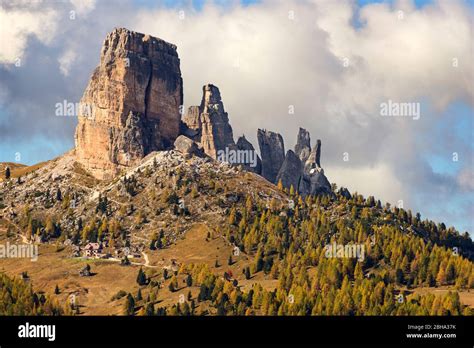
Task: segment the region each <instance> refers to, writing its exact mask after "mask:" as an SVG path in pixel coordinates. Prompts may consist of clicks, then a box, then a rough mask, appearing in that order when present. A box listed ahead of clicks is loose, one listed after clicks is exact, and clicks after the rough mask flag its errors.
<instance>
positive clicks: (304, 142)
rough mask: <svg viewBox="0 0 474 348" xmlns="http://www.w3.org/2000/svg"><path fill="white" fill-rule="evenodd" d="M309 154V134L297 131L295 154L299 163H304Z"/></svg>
mask: <svg viewBox="0 0 474 348" xmlns="http://www.w3.org/2000/svg"><path fill="white" fill-rule="evenodd" d="M310 153H311V137H310V134H309V132H308V131H307V130H306V129H304V128H300V129H299V131H298V137H297V139H296V145H295V154H296V156H298V157H299V159H300V161H301V162H303V163H305V162H306V160H307V159H308V157H309V155H310Z"/></svg>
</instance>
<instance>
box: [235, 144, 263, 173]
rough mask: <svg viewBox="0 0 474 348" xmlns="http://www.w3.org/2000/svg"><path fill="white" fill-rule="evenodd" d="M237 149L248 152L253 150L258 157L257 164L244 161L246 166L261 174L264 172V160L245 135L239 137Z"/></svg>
mask: <svg viewBox="0 0 474 348" xmlns="http://www.w3.org/2000/svg"><path fill="white" fill-rule="evenodd" d="M237 149H238V150H240V151H245V152H246V153H247V154H248V153H250V152H252V153H253V154H254V155H255V158H256V164H257V165H256V166H255V167H253V166H252V165H251V163H243V165H244V167H245V168H246V169H247V170H250V171H252V172H254V173H256V174H261V173H262V160H261V159H260V156H258V155H257V153H256V152H255V148H254V147H253V145H252V143H250V141H248V140H247V139H245V136H241V137H239V139H238V140H237Z"/></svg>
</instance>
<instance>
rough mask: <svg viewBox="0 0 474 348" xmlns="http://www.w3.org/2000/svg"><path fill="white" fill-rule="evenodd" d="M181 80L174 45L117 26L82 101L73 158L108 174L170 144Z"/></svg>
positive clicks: (100, 174)
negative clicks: (85, 111)
mask: <svg viewBox="0 0 474 348" xmlns="http://www.w3.org/2000/svg"><path fill="white" fill-rule="evenodd" d="M182 102H183V83H182V78H181V71H180V61H179V58H178V54H177V51H176V46H174V45H172V44H170V43H167V42H165V41H163V40H160V39H158V38H155V37H152V36H149V35H144V34H140V33H136V32H133V31H129V30H127V29H123V28H119V29H115V30H114V31H112V32H111V33H110V34H108V36H107V38H106V39H105V41H104V44H103V47H102V51H101V57H100V64H99V66H98V67H97V68H96V69H95V71H94V73H93V74H92V77H91V79H90V81H89V85H88V86H87V88H86V91H85V92H84V95H83V97H82V100H81V103H82V105H84V106H87V107H86V108H84V109H85V110H89V112H88V113H87V114H82V115H79V122H78V125H77V128H76V134H75V143H76V150H75V153H76V158H77V160H78V161H79V162H81V163H82V164H83V165H84V166H85V167H86V169H87V170H89V171H90V172H91V173H92V174H93V175H94V176H96V177H98V178H107V177H111V176H113V175H114V174H116V173H117V172H118V171H119V170H120V169H121V168H123V167H128V166H131V165H133V164H134V163H136V162H137V161H138V160H140V159H141V158H143V157H144V156H145V155H147V154H148V153H150V152H152V151H156V150H163V149H167V148H169V147H171V146H172V145H173V142H174V140H175V139H176V137H177V136H178V135H179V131H180V119H181V117H180V112H179V111H180V106H181V105H182Z"/></svg>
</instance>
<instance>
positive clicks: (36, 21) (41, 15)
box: [0, 7, 57, 64]
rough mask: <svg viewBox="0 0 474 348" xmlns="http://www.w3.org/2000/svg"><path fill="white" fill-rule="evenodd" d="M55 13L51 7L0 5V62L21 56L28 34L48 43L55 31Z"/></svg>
mask: <svg viewBox="0 0 474 348" xmlns="http://www.w3.org/2000/svg"><path fill="white" fill-rule="evenodd" d="M56 23H57V13H56V12H55V11H54V10H52V9H44V10H43V9H42V8H32V9H15V8H13V9H6V8H4V7H0V42H1V45H0V63H2V64H8V63H10V64H11V63H15V62H17V59H21V60H22V58H23V54H24V51H25V48H26V45H27V40H28V38H29V37H30V36H35V37H36V38H37V39H38V40H40V41H41V42H43V43H44V44H49V43H50V42H51V40H52V39H53V37H54V34H55V32H56Z"/></svg>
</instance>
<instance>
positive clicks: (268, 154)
mask: <svg viewBox="0 0 474 348" xmlns="http://www.w3.org/2000/svg"><path fill="white" fill-rule="evenodd" d="M257 139H258V146H259V147H260V154H261V156H262V176H263V177H264V178H265V179H267V180H268V181H270V182H273V183H275V182H276V178H277V175H278V172H279V170H280V168H281V166H282V164H283V161H284V160H285V145H284V143H283V137H282V136H281V135H280V134H278V133H275V132H272V131H267V130H265V129H259V130H258V131H257Z"/></svg>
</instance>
